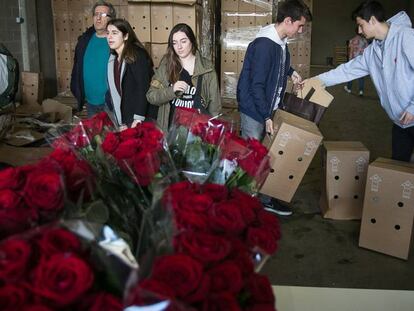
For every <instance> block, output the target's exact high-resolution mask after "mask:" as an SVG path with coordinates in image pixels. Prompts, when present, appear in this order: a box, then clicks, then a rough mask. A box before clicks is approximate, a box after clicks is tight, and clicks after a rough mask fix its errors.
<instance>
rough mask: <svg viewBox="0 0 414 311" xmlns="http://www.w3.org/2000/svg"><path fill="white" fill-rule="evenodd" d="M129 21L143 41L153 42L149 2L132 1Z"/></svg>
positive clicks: (129, 8)
mask: <svg viewBox="0 0 414 311" xmlns="http://www.w3.org/2000/svg"><path fill="white" fill-rule="evenodd" d="M128 10H129V12H128V14H129V22H130V24H131V27H132V29H133V30H134V31H135V33H136V34H137V36H138V39H139V40H140V41H141V42H151V7H150V4H149V3H130V4H129V5H128Z"/></svg>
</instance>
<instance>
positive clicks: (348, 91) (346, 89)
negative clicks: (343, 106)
mask: <svg viewBox="0 0 414 311" xmlns="http://www.w3.org/2000/svg"><path fill="white" fill-rule="evenodd" d="M344 90H345V92H347V93H349V94H351V90H350V89H348V87H347V86H346V85H345V86H344Z"/></svg>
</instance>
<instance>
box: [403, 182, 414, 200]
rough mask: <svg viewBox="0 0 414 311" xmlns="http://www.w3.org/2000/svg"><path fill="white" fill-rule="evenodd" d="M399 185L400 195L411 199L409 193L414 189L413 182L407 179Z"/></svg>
mask: <svg viewBox="0 0 414 311" xmlns="http://www.w3.org/2000/svg"><path fill="white" fill-rule="evenodd" d="M401 187H403V192H402V197H403V198H404V199H411V194H412V192H413V189H414V184H413V183H412V182H411V181H409V180H407V181H406V182H404V183H403V184H401Z"/></svg>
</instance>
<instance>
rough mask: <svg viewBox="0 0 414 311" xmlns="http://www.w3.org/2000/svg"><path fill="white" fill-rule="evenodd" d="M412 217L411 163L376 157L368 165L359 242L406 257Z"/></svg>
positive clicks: (413, 182)
mask: <svg viewBox="0 0 414 311" xmlns="http://www.w3.org/2000/svg"><path fill="white" fill-rule="evenodd" d="M413 219H414V165H413V164H410V163H406V162H400V161H395V160H389V159H384V158H378V159H377V160H375V162H373V163H371V164H370V165H369V167H368V174H367V182H366V187H365V198H364V208H363V211H362V220H361V233H360V236H359V246H361V247H364V248H368V249H371V250H374V251H377V252H380V253H384V254H388V255H391V256H395V257H398V258H402V259H407V258H408V255H409V251H410V244H411V237H412V229H413Z"/></svg>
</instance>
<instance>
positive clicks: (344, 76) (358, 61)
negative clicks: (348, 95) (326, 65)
mask: <svg viewBox="0 0 414 311" xmlns="http://www.w3.org/2000/svg"><path fill="white" fill-rule="evenodd" d="M370 52H371V51H370V48H369V47H368V48H367V49H365V51H364V53H363V54H362V55H359V56H357V57H355V58H353V59H351V60H350V61H348V62H347V63H345V64H342V65H339V66H338V67H337V68H335V69H332V70H329V71H327V72H324V73H322V74H320V75H318V76H317V78H318V79H319V80H321V81H322V83H323V84H324V85H325V86H333V85H336V84H340V83H344V82H348V81H352V80H355V79H358V78H362V77H365V76H366V75H368V74H369V66H368V57H370V56H369V55H370V54H371V53H370Z"/></svg>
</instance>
